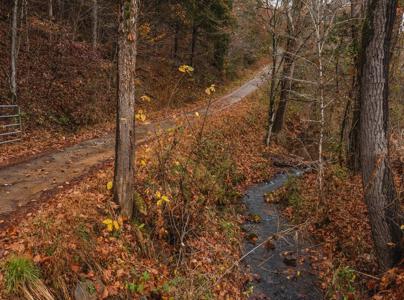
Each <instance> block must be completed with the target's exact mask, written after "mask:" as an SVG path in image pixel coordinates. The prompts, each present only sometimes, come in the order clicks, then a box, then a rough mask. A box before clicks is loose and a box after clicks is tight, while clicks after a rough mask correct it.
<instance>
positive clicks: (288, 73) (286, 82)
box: [273, 39, 294, 133]
mask: <svg viewBox="0 0 404 300" xmlns="http://www.w3.org/2000/svg"><path fill="white" fill-rule="evenodd" d="M292 44H293V45H292ZM293 48H294V41H292V40H291V39H288V42H287V46H286V52H285V54H284V64H283V70H282V78H281V83H280V85H281V91H280V94H279V105H278V109H277V110H276V114H275V120H274V126H273V133H278V132H280V131H281V130H282V127H283V123H284V118H285V113H286V105H287V101H288V95H289V90H290V89H291V80H290V78H291V77H292V76H293V70H294V58H292V56H291V54H290V51H292V49H293Z"/></svg>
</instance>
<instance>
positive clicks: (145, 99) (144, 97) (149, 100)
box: [140, 95, 151, 102]
mask: <svg viewBox="0 0 404 300" xmlns="http://www.w3.org/2000/svg"><path fill="white" fill-rule="evenodd" d="M140 100H142V101H145V102H151V98H150V97H149V96H147V95H143V96H142V97H140Z"/></svg>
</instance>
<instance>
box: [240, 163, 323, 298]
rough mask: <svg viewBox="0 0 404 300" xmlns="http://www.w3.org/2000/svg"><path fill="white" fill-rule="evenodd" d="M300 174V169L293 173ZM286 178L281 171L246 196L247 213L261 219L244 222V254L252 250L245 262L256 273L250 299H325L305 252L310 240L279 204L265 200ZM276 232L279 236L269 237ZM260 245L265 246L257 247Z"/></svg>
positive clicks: (249, 191) (294, 174)
mask: <svg viewBox="0 0 404 300" xmlns="http://www.w3.org/2000/svg"><path fill="white" fill-rule="evenodd" d="M301 174H302V173H301V172H300V171H294V172H292V173H290V175H292V176H299V175H301ZM287 180H288V175H287V174H279V175H277V176H275V177H274V178H273V179H272V180H271V181H269V182H266V183H262V184H258V185H255V186H253V187H251V188H250V189H249V190H248V191H247V193H246V195H245V197H244V199H243V201H244V203H245V204H246V206H247V209H248V214H249V215H250V216H253V217H252V218H250V219H259V220H255V221H256V222H254V220H251V221H249V222H247V223H246V224H244V230H245V231H246V237H247V238H246V241H245V243H244V254H247V253H249V252H250V251H251V253H250V254H249V255H248V256H247V257H246V258H245V260H244V263H245V265H246V268H247V270H248V271H250V272H251V273H252V274H253V275H254V280H253V282H252V283H251V284H252V285H253V287H254V288H253V291H254V292H253V294H252V295H251V297H250V298H249V299H271V300H306V299H307V300H321V299H323V295H322V293H321V290H320V289H319V287H318V286H317V280H316V276H315V275H314V273H313V271H312V269H311V266H310V258H309V255H308V254H307V253H306V248H307V247H309V246H310V245H309V243H308V242H307V241H306V240H304V239H303V238H302V237H301V235H300V233H299V232H298V231H296V230H295V229H294V228H293V226H292V225H291V224H288V223H287V222H286V220H285V219H284V218H282V216H281V213H280V211H279V210H278V206H277V205H274V204H268V203H266V202H265V199H264V196H265V194H266V193H269V192H272V191H275V190H276V189H278V188H280V187H282V186H283V185H284V184H286V182H287ZM258 216H259V217H258ZM274 235H275V236H276V238H271V239H268V238H269V237H271V236H274ZM267 240H268V241H267ZM260 244H263V245H262V246H260V247H258V248H257V249H256V250H254V248H256V247H257V246H258V245H260Z"/></svg>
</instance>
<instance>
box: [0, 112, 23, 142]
mask: <svg viewBox="0 0 404 300" xmlns="http://www.w3.org/2000/svg"><path fill="white" fill-rule="evenodd" d="M21 133H22V124H21V111H20V107H19V106H18V105H0V145H2V144H8V143H12V142H15V141H19V140H21Z"/></svg>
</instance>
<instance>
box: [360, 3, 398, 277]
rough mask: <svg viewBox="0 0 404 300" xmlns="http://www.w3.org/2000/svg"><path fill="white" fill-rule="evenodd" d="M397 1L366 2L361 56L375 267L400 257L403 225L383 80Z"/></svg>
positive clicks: (365, 171) (364, 166)
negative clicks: (394, 173) (392, 169)
mask: <svg viewBox="0 0 404 300" xmlns="http://www.w3.org/2000/svg"><path fill="white" fill-rule="evenodd" d="M396 5H397V2H396V0H369V2H368V7H367V12H366V18H365V24H364V27H363V32H362V52H361V55H360V63H359V66H360V67H361V69H360V74H361V76H360V79H361V80H360V90H359V93H360V101H361V116H360V130H361V150H362V151H361V162H362V178H363V185H364V196H365V201H366V204H367V207H368V213H369V220H370V224H371V227H372V237H373V241H374V244H375V249H376V254H377V257H378V260H379V264H380V267H381V268H382V269H383V270H386V269H388V268H390V267H392V266H393V265H394V264H395V263H396V262H397V261H398V260H399V259H400V256H401V254H402V249H400V241H401V238H402V231H401V230H400V225H401V224H402V223H401V222H402V219H401V215H400V206H399V201H398V197H397V194H396V189H395V186H394V181H393V174H392V171H391V168H390V165H389V144H388V139H389V137H388V78H389V59H390V42H391V33H392V28H393V24H394V19H395V14H396Z"/></svg>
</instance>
